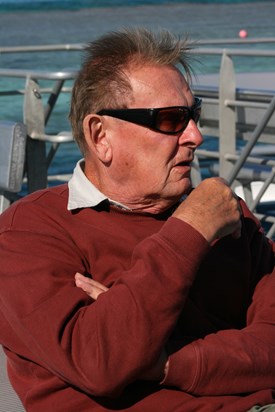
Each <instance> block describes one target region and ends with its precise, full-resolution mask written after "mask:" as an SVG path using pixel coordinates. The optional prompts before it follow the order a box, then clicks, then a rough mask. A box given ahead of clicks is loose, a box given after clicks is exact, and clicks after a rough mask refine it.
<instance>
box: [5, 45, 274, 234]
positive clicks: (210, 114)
mask: <svg viewBox="0 0 275 412" xmlns="http://www.w3.org/2000/svg"><path fill="white" fill-rule="evenodd" d="M254 43H261V44H265V43H275V38H272V39H270V38H268V39H246V40H243V39H241V40H240V39H232V40H230V39H229V40H227V41H225V40H209V41H204V42H203V41H202V42H200V44H201V47H198V48H196V49H195V50H194V52H195V53H196V54H197V55H201V56H204V58H205V56H206V57H207V58H208V57H209V56H218V57H219V58H220V64H219V73H218V74H217V83H216V84H214V85H213V84H209V83H208V82H207V80H206V81H205V82H204V76H199V81H198V82H196V81H195V82H194V84H193V86H192V87H193V90H194V93H196V94H197V95H198V96H200V97H202V99H203V110H202V117H201V121H200V128H201V131H202V133H203V134H204V135H207V136H213V137H216V138H217V141H218V144H217V147H216V148H215V149H214V150H211V149H204V148H201V149H198V150H197V157H196V161H195V162H194V168H193V172H192V176H193V180H194V184H195V185H196V184H198V183H199V181H200V180H201V179H202V178H203V177H202V173H201V170H202V168H203V163H204V162H205V160H206V159H209V164H210V166H209V173H211V174H213V175H219V176H222V177H224V178H226V179H227V180H228V181H229V183H230V184H231V185H232V187H233V188H234V189H235V188H236V187H238V186H241V187H242V190H243V195H244V197H245V200H246V201H247V203H248V205H249V207H250V208H251V209H252V210H253V211H255V213H256V214H257V215H258V217H259V218H260V219H262V220H264V221H266V222H269V226H270V228H269V231H268V235H269V236H273V234H274V232H275V217H273V216H272V213H271V214H270V215H265V214H262V213H259V212H258V213H257V211H258V210H259V205H260V204H261V203H262V199H263V198H264V195H265V193H266V191H267V190H268V189H269V188H270V186H271V185H272V184H274V183H275V180H274V175H275V172H274V170H275V161H274V160H273V159H272V154H274V152H275V144H274V137H275V115H274V111H275V97H274V95H275V77H273V78H272V79H273V80H274V83H273V84H269V85H268V86H267V87H263V88H259V87H256V86H257V85H256V84H255V87H254V85H253V84H252V85H249V86H242V85H240V86H238V85H237V82H236V79H237V76H238V73H236V68H235V67H234V59H235V58H236V57H239V56H241V57H248V58H249V57H253V58H265V59H267V58H268V59H270V58H271V59H275V51H273V50H272V49H267V48H265V49H255V48H243V47H244V45H248V44H254ZM207 44H211V45H212V47H205V45H207ZM220 44H223V45H225V44H227V45H229V44H241V46H242V47H241V48H234V47H232V48H228V47H227V48H224V47H223V48H221V47H213V46H217V45H220ZM84 46H85V45H84V44H65V45H44V46H26V47H25V46H20V47H2V48H1V47H0V54H5V53H36V52H39V53H41V52H45V53H50V52H53V53H54V52H55V53H56V52H58V51H68V52H72V51H79V50H81V49H83V47H84ZM270 71H271V72H272V70H270ZM76 73H77V70H60V71H54V70H53V71H48V70H47V71H44V70H22V69H4V68H0V78H21V79H24V80H25V85H24V87H22V88H14V89H9V90H0V99H2V98H4V97H5V96H15V95H22V96H23V107H22V122H23V124H24V125H25V126H26V141H27V144H26V150H25V160H24V162H25V165H26V166H25V172H24V176H25V177H24V179H25V181H27V184H28V191H29V192H32V191H34V190H36V189H39V188H42V187H45V186H46V185H47V184H48V181H49V180H53V179H55V177H54V176H49V173H48V169H49V165H50V163H51V161H52V159H53V158H54V156H55V154H56V151H57V149H58V148H59V147H60V145H61V144H62V143H65V142H71V141H72V140H73V137H72V134H71V132H70V130H66V131H60V132H58V133H56V134H50V133H48V132H47V131H46V129H47V123H48V120H49V119H50V117H51V115H52V113H53V111H54V110H55V107H56V102H57V100H58V98H59V96H60V95H61V94H63V93H70V91H71V85H69V86H68V85H67V83H68V82H69V81H72V80H73V79H74V78H75V75H76ZM273 74H274V71H273ZM263 76H265V74H263ZM41 80H47V81H50V82H52V83H53V84H52V85H51V87H41V86H40V81H41ZM44 95H48V98H47V101H46V103H44V102H43V99H42V96H44ZM64 115H65V116H66V114H65V113H64ZM14 120H15V122H16V121H18V119H14ZM0 130H1V128H0ZM238 140H241V141H243V148H242V150H241V151H240V149H239V148H238V144H237V141H238ZM46 143H50V144H51V146H50V150H49V151H48V153H46V149H45V147H46V146H45V144H46ZM258 143H261V145H263V146H264V148H262V147H261V150H260V151H259V149H258V148H257V145H258ZM67 177H68V176H66V177H65V178H67ZM57 178H61V179H62V177H61V176H57ZM255 180H257V181H261V182H262V185H261V188H260V190H259V191H258V193H257V195H256V196H255V195H254V194H253V188H252V185H251V184H252V182H253V181H255ZM22 181H23V177H22ZM0 185H1V182H0ZM2 186H3V185H2ZM1 193H2V196H1V197H2V199H4V201H3V202H2V206H1V209H2V210H3V209H4V208H5V207H7V205H8V204H9V202H10V197H11V196H10V191H9V187H4V188H3V187H2V192H1ZM274 200H275V195H274Z"/></svg>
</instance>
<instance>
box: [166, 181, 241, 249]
mask: <svg viewBox="0 0 275 412" xmlns="http://www.w3.org/2000/svg"><path fill="white" fill-rule="evenodd" d="M173 216H174V217H176V218H178V219H181V220H183V221H184V222H186V223H188V224H190V225H191V226H193V227H194V229H196V230H197V231H198V232H200V233H201V234H202V235H203V236H204V237H205V239H206V240H207V241H208V242H209V243H212V241H214V240H215V239H218V238H222V237H224V236H227V235H232V236H233V237H235V238H238V237H240V235H241V208H240V204H239V201H238V199H237V198H236V196H235V194H234V193H233V192H232V190H231V189H230V187H229V186H228V185H227V184H226V182H225V181H224V180H223V179H221V178H210V179H205V180H204V181H202V182H201V183H200V184H199V185H198V186H197V187H196V189H194V190H193V191H192V192H191V193H190V195H189V196H188V197H187V198H186V200H185V201H184V202H182V203H181V205H180V206H179V207H178V208H177V210H176V211H175V212H174V214H173Z"/></svg>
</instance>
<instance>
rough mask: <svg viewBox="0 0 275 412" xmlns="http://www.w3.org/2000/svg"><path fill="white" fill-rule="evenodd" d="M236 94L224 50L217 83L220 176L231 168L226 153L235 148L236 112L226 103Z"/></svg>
mask: <svg viewBox="0 0 275 412" xmlns="http://www.w3.org/2000/svg"><path fill="white" fill-rule="evenodd" d="M235 94H236V79H235V71H234V65H233V61H232V58H231V57H230V56H229V55H228V54H227V52H226V50H224V52H223V55H222V61H221V68H220V83H219V135H220V140H219V151H220V171H219V175H220V176H221V177H226V176H228V173H229V171H230V170H231V169H232V163H231V161H229V160H227V159H226V157H225V155H226V154H227V153H235V150H236V113H235V108H234V107H232V106H228V105H227V104H226V102H227V100H234V99H235Z"/></svg>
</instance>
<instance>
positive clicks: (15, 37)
mask: <svg viewBox="0 0 275 412" xmlns="http://www.w3.org/2000/svg"><path fill="white" fill-rule="evenodd" d="M274 17H275V1H249V2H248V1H239V0H235V1H232V0H231V1H230V0H229V1H226V0H224V1H217V0H216V1H215V0H212V1H207V0H205V1H202V0H200V1H194V0H193V1H192V0H189V1H180V0H170V1H168V0H129V1H124V0H115V1H112V0H78V1H77V0H0V51H1V48H4V47H12V46H26V45H45V44H47V45H56V44H73V43H81V44H82V43H84V44H85V43H87V42H89V41H91V40H93V39H95V38H96V37H98V36H100V35H102V34H104V33H106V32H107V31H111V30H117V29H119V28H121V27H130V26H144V27H147V28H150V29H153V30H155V29H159V28H165V29H168V30H170V31H172V32H174V33H175V34H188V35H189V37H190V38H191V39H192V40H196V41H198V43H199V42H200V41H202V40H206V39H214V40H216V39H237V38H238V36H239V31H240V30H241V29H245V30H246V31H247V33H248V38H262V37H267V38H269V37H275V24H274ZM227 47H228V46H227ZM232 47H240V46H239V45H235V46H234V45H233V46H232ZM249 47H251V48H259V47H261V48H263V47H265V48H269V49H273V50H274V43H273V44H266V45H265V46H263V45H261V44H251V45H249ZM200 60H201V63H200V64H199V65H198V67H197V70H198V72H199V74H207V73H213V72H216V73H217V72H218V69H219V64H220V58H219V57H215V58H211V59H208V58H207V57H204V56H203V57H201V58H200ZM80 62H81V52H75V51H74V52H58V53H12V54H5V53H0V68H6V69H13V68H15V69H25V70H27V69H31V70H46V71H51V70H52V71H57V70H64V69H74V70H77V69H78V67H79V64H80ZM274 67H275V59H273V60H272V59H268V58H267V59H261V60H259V61H258V60H257V61H255V60H254V59H252V58H250V59H248V58H245V59H241V58H239V59H238V60H237V63H236V70H237V71H246V70H248V69H249V70H257V71H261V70H274ZM43 85H44V84H43V82H42V84H41V86H43ZM68 85H70V83H69V84H68ZM15 88H18V89H20V88H22V89H23V88H24V81H23V80H19V79H12V78H10V79H7V78H5V79H4V78H1V77H0V120H3V119H4V120H21V119H22V102H23V98H22V96H15V95H12V96H6V95H3V93H2V95H1V91H3V90H13V89H15ZM69 102H70V95H69V94H65V95H64V96H61V98H60V99H59V100H58V104H57V105H56V108H55V110H54V113H53V115H52V116H51V119H50V121H49V124H48V126H47V132H48V133H56V132H58V131H60V130H66V129H68V127H69V125H68V121H67V113H68V110H69ZM207 144H208V140H207V139H206V145H207ZM79 157H80V153H79V150H78V149H77V147H76V145H75V144H73V143H70V144H63V145H62V146H61V147H60V149H59V150H58V152H57V155H56V157H55V158H54V161H53V163H52V165H51V168H50V173H56V172H57V173H70V172H71V171H72V169H73V166H74V164H75V162H76V161H77V160H78V158H79Z"/></svg>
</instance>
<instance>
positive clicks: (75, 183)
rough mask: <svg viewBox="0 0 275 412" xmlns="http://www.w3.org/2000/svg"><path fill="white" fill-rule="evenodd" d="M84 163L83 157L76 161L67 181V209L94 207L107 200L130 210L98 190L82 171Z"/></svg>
mask: <svg viewBox="0 0 275 412" xmlns="http://www.w3.org/2000/svg"><path fill="white" fill-rule="evenodd" d="M84 163H85V160H84V159H81V160H79V161H78V162H77V164H76V166H75V168H74V171H73V175H72V177H71V179H70V180H69V182H68V187H69V199H68V205H67V209H68V210H74V209H79V208H86V207H95V206H97V205H99V203H101V202H104V201H105V200H108V201H109V202H110V203H111V204H114V205H116V206H118V207H120V208H123V209H126V210H130V209H129V208H128V207H126V206H124V205H123V204H121V203H119V202H116V201H114V200H112V199H109V198H108V197H107V196H105V195H104V194H103V193H102V192H101V191H100V190H98V189H97V188H96V187H95V185H93V183H92V182H91V181H90V180H89V179H88V178H87V177H86V175H85V173H84V171H83V168H84Z"/></svg>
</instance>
